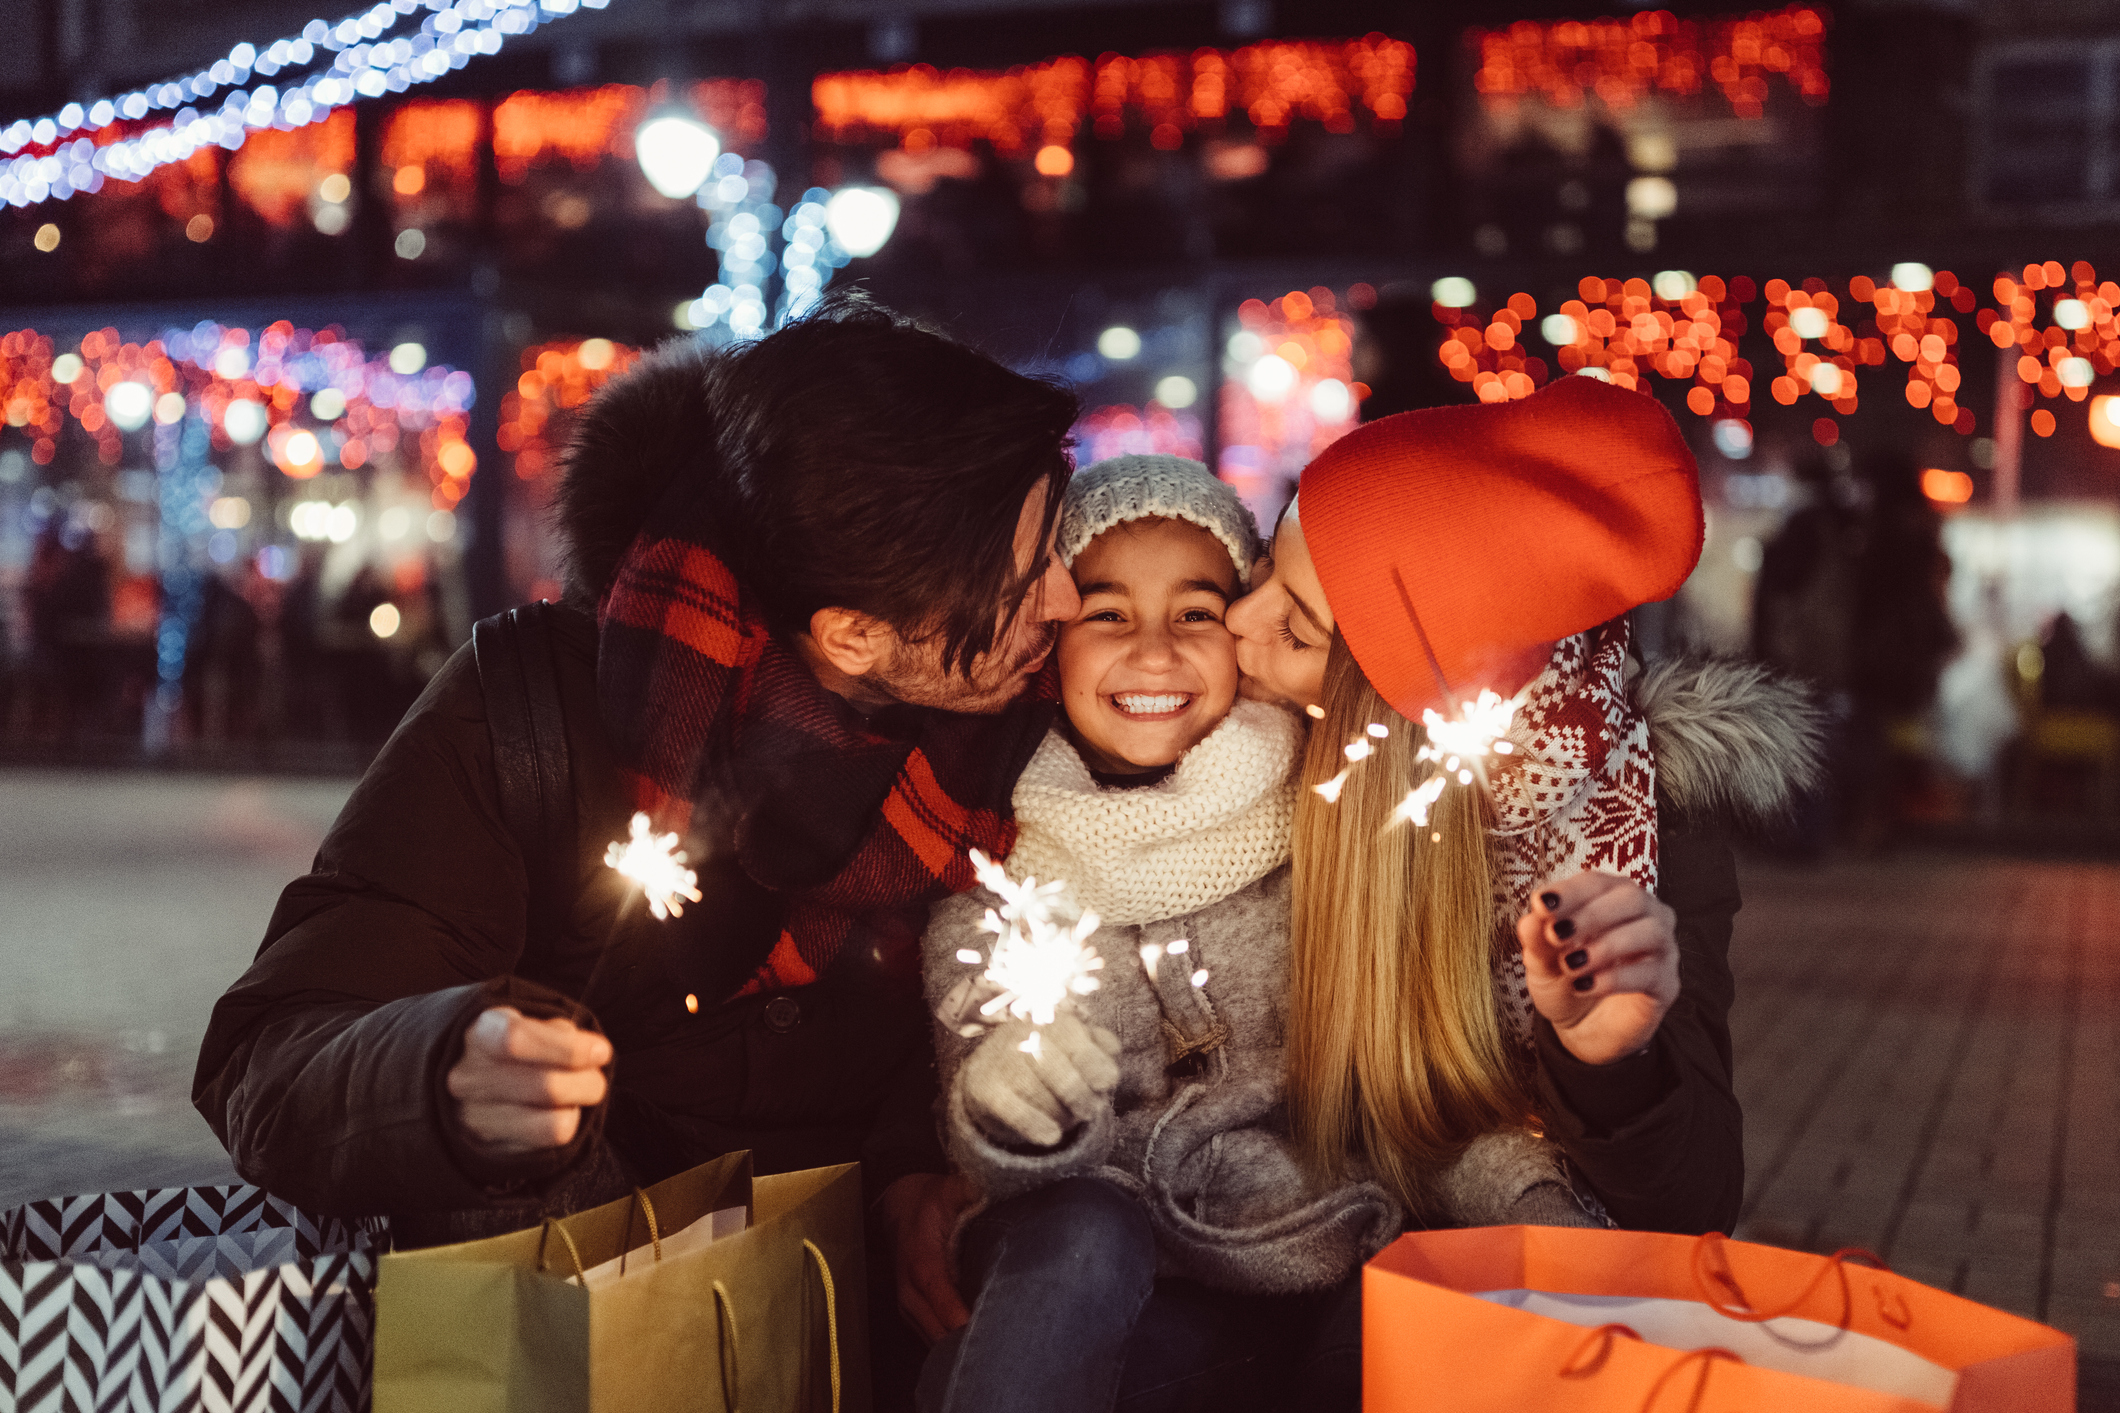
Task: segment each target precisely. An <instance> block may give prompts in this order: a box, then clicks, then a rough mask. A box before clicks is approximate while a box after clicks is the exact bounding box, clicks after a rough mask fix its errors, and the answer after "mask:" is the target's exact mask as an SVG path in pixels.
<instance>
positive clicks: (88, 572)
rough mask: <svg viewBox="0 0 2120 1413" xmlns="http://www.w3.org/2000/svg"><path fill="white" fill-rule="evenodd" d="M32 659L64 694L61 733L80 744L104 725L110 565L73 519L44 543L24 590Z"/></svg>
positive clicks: (58, 523)
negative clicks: (83, 734)
mask: <svg viewBox="0 0 2120 1413" xmlns="http://www.w3.org/2000/svg"><path fill="white" fill-rule="evenodd" d="M23 597H24V598H25V599H26V600H27V601H28V605H29V632H30V651H31V653H32V654H33V655H34V656H35V658H36V659H37V660H38V663H39V666H40V667H41V668H42V669H43V675H45V677H46V679H47V680H48V681H50V682H52V683H53V684H54V685H55V687H56V692H55V694H54V695H55V696H56V700H55V701H52V702H50V703H49V704H50V705H51V706H53V707H55V708H56V709H57V710H56V716H57V726H58V733H59V735H60V737H61V738H62V739H64V740H72V739H73V738H74V737H75V736H76V735H78V734H79V733H80V731H81V729H82V728H83V726H93V725H100V724H101V718H102V715H103V712H104V710H105V708H106V707H107V705H108V704H107V702H106V701H105V700H104V698H105V696H106V695H107V693H106V690H105V688H106V673H105V672H104V659H103V646H104V640H105V639H106V638H107V637H108V634H109V628H110V563H109V561H108V560H106V559H105V558H104V557H103V554H102V552H101V551H100V550H98V549H97V547H96V539H95V535H94V533H93V532H92V531H90V530H89V529H88V528H87V527H86V526H85V525H81V524H79V523H77V522H75V521H73V520H71V519H59V520H55V521H54V522H53V523H52V525H51V526H50V527H49V528H47V529H46V530H45V532H44V534H43V535H42V536H41V537H39V539H38V541H37V547H36V550H35V551H34V553H33V555H32V557H31V559H30V568H29V582H28V583H27V584H25V585H24V586H23Z"/></svg>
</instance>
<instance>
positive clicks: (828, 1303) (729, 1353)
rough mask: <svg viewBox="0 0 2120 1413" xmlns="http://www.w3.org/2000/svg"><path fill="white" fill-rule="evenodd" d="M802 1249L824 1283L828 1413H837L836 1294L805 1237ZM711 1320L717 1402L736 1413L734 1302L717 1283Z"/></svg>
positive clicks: (827, 1267) (738, 1381) (826, 1266)
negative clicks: (717, 1352) (716, 1343)
mask: <svg viewBox="0 0 2120 1413" xmlns="http://www.w3.org/2000/svg"><path fill="white" fill-rule="evenodd" d="M802 1249H803V1250H804V1251H806V1252H808V1253H809V1255H810V1259H811V1260H813V1261H815V1262H816V1263H817V1274H818V1276H819V1277H821V1278H822V1279H823V1281H824V1319H825V1332H826V1338H827V1343H828V1345H829V1347H830V1349H831V1360H832V1362H831V1370H832V1413H839V1290H838V1287H837V1286H836V1285H835V1284H834V1283H833V1280H832V1264H831V1262H829V1261H827V1260H825V1258H824V1252H823V1251H821V1250H819V1249H818V1246H817V1243H816V1242H814V1241H811V1240H810V1239H809V1238H807V1237H805V1238H803V1243H802ZM714 1319H715V1324H716V1328H717V1331H718V1333H719V1334H720V1336H721V1399H722V1403H723V1405H724V1406H725V1407H727V1409H728V1410H729V1413H737V1407H736V1395H737V1393H738V1392H739V1390H740V1389H741V1387H742V1383H743V1380H742V1377H741V1375H740V1374H739V1373H738V1371H737V1367H736V1301H735V1300H734V1299H733V1298H732V1297H731V1296H730V1294H729V1288H728V1287H727V1286H725V1285H723V1284H722V1283H721V1282H720V1281H716V1282H714Z"/></svg>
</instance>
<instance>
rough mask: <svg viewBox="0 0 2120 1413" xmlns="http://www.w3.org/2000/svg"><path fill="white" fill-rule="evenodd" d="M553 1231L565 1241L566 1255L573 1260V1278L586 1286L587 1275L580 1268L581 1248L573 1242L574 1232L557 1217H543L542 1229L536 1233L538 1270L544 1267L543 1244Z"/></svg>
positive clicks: (550, 1237)
mask: <svg viewBox="0 0 2120 1413" xmlns="http://www.w3.org/2000/svg"><path fill="white" fill-rule="evenodd" d="M554 1232H558V1233H559V1239H560V1240H561V1241H564V1242H565V1243H567V1255H568V1256H570V1257H572V1258H573V1261H574V1279H575V1280H577V1281H579V1282H580V1283H581V1284H582V1285H584V1286H587V1285H588V1284H589V1277H588V1274H587V1273H586V1272H584V1271H583V1270H582V1249H581V1248H580V1247H579V1246H576V1245H575V1244H574V1233H572V1232H570V1231H568V1230H567V1228H566V1225H565V1224H564V1223H562V1222H561V1221H560V1219H559V1218H557V1217H547V1218H545V1227H544V1230H543V1231H541V1232H539V1233H538V1234H537V1268H538V1269H539V1270H540V1271H542V1270H544V1269H545V1245H546V1243H547V1242H549V1241H550V1240H551V1239H552V1233H554Z"/></svg>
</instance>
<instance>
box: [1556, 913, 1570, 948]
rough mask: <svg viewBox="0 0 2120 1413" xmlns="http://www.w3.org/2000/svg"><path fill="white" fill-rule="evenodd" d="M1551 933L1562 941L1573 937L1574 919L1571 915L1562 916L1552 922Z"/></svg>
mask: <svg viewBox="0 0 2120 1413" xmlns="http://www.w3.org/2000/svg"><path fill="white" fill-rule="evenodd" d="M1553 935H1554V936H1555V937H1558V938H1560V939H1561V941H1563V942H1565V941H1567V940H1568V939H1569V938H1571V937H1573V936H1574V935H1575V919H1574V918H1572V917H1564V918H1562V919H1561V920H1560V921H1559V922H1557V923H1555V924H1553Z"/></svg>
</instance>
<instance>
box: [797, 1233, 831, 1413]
mask: <svg viewBox="0 0 2120 1413" xmlns="http://www.w3.org/2000/svg"><path fill="white" fill-rule="evenodd" d="M802 1249H803V1250H805V1251H807V1252H809V1253H810V1259H811V1260H813V1261H815V1262H816V1263H817V1274H818V1275H819V1276H822V1277H823V1278H824V1327H825V1331H826V1334H827V1337H828V1342H829V1344H830V1347H831V1351H832V1413H839V1295H838V1292H836V1291H835V1290H833V1288H832V1267H831V1266H830V1264H829V1263H827V1262H826V1261H825V1259H824V1252H822V1251H820V1250H818V1249H817V1243H816V1242H814V1241H811V1240H810V1239H809V1238H808V1237H804V1238H803V1242H802Z"/></svg>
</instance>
